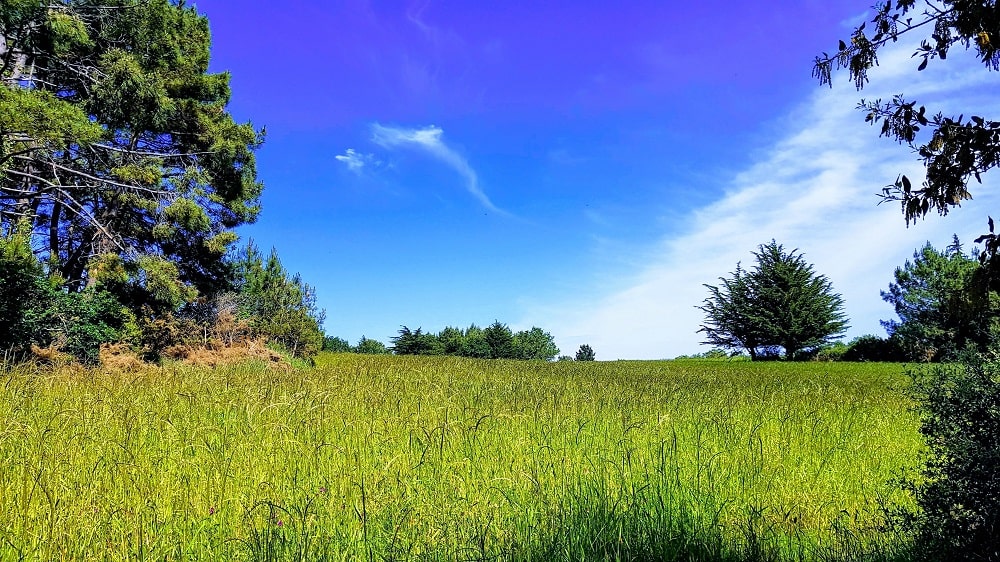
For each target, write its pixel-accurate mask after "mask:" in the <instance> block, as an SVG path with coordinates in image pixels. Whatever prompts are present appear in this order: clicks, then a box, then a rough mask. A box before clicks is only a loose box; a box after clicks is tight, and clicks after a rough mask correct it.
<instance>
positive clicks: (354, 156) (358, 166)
mask: <svg viewBox="0 0 1000 562" xmlns="http://www.w3.org/2000/svg"><path fill="white" fill-rule="evenodd" d="M334 158H336V159H337V160H340V161H341V162H343V163H344V164H345V165H347V169H348V170H350V171H352V172H356V173H359V174H360V173H361V170H362V169H363V168H364V167H365V164H367V163H368V162H371V161H372V159H373V158H374V157H373V156H372V155H371V154H359V153H358V152H357V151H355V150H354V149H353V148H348V149H347V151H346V152H344V154H338V155H337V156H334Z"/></svg>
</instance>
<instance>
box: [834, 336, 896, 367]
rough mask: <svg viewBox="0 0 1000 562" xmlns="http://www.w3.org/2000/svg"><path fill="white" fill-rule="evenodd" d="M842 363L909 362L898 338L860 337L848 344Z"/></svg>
mask: <svg viewBox="0 0 1000 562" xmlns="http://www.w3.org/2000/svg"><path fill="white" fill-rule="evenodd" d="M841 360H842V361H877V362H892V363H900V362H903V361H906V360H907V356H906V353H905V352H904V350H903V344H902V342H900V340H899V338H898V337H894V336H891V337H888V338H880V337H878V336H873V335H867V336H859V337H857V338H854V339H853V340H851V342H850V343H849V344H847V351H846V352H845V353H844V355H843V357H841Z"/></svg>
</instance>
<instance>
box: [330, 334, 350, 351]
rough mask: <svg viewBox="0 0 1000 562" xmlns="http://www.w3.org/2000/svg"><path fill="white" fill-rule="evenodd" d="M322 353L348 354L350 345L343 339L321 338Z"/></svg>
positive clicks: (333, 337)
mask: <svg viewBox="0 0 1000 562" xmlns="http://www.w3.org/2000/svg"><path fill="white" fill-rule="evenodd" d="M323 351H329V352H331V353H350V352H351V344H350V342H348V341H347V340H345V339H343V338H338V337H335V336H326V337H324V338H323Z"/></svg>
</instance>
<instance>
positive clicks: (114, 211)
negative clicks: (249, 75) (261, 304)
mask: <svg viewBox="0 0 1000 562" xmlns="http://www.w3.org/2000/svg"><path fill="white" fill-rule="evenodd" d="M209 46H210V37H209V28H208V22H207V20H206V19H205V18H204V17H203V16H201V15H199V14H198V13H197V12H196V11H195V9H194V8H193V7H190V6H187V5H185V3H184V2H182V1H179V0H100V1H98V0H54V1H51V2H48V1H47V2H42V1H40V0H9V1H6V2H3V3H2V5H0V221H2V222H3V223H4V224H10V223H12V222H17V221H22V220H27V221H29V223H30V225H31V228H32V239H33V241H34V242H35V243H36V244H37V245H38V250H39V253H40V256H41V258H42V261H44V262H46V263H51V264H53V265H54V267H55V271H57V272H58V274H59V276H60V277H61V278H62V279H63V281H64V283H65V285H66V286H67V287H68V288H70V289H71V290H73V291H78V290H81V289H82V288H83V287H85V286H86V285H88V284H93V283H94V282H95V279H94V275H93V273H94V272H93V269H94V268H95V267H96V266H97V265H98V264H101V263H104V262H108V261H112V262H114V265H115V268H114V273H115V274H122V275H125V276H127V277H128V279H129V280H130V281H131V283H126V284H122V285H120V287H128V286H130V285H131V286H132V287H133V288H135V287H140V288H145V289H148V291H149V292H150V293H156V292H157V291H160V292H161V293H162V290H163V289H164V288H165V287H168V288H169V287H172V289H171V290H172V291H173V292H174V295H172V296H174V297H181V298H190V297H191V295H193V294H197V292H201V293H202V294H209V293H213V292H215V291H216V290H217V288H218V287H217V284H218V283H219V282H220V281H221V280H224V278H225V273H226V272H225V271H224V270H222V269H220V268H222V266H223V263H224V261H223V260H222V257H223V256H224V255H225V254H226V252H227V250H228V248H229V246H230V244H232V243H233V242H234V241H235V240H236V235H235V234H234V233H233V229H234V228H235V227H236V226H239V225H241V224H245V223H247V222H252V221H253V220H255V218H256V216H257V213H258V211H259V205H258V198H259V196H260V193H261V189H262V186H261V184H260V183H259V182H258V181H257V178H256V168H255V160H254V150H255V149H256V148H257V147H258V146H259V145H260V143H261V140H262V134H261V133H259V132H257V131H256V130H255V129H254V128H253V127H252V126H251V125H249V124H238V123H236V122H235V121H234V120H233V118H232V117H231V116H230V115H229V113H227V111H226V105H227V104H228V102H229V97H230V90H229V76H228V74H225V73H217V74H212V73H208V63H209ZM108 256H114V257H115V258H116V259H115V260H109V258H108ZM185 287H187V288H189V289H186V290H185V289H184V288H185ZM178 291H181V293H184V294H181V293H178ZM185 291H186V292H185ZM160 296H162V294H161V295H160ZM130 298H136V295H135V294H133V295H132V296H131V297H130ZM175 300H176V299H171V298H168V299H166V301H167V303H166V304H168V305H170V304H176V303H175V302H173V301H175ZM154 301H157V302H162V301H163V299H154Z"/></svg>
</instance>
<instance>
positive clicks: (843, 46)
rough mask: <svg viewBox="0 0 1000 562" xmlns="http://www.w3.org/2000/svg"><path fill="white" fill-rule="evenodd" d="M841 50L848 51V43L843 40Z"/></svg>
mask: <svg viewBox="0 0 1000 562" xmlns="http://www.w3.org/2000/svg"><path fill="white" fill-rule="evenodd" d="M840 50H841V51H846V50H847V43H844V40H843V39H841V40H840Z"/></svg>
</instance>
